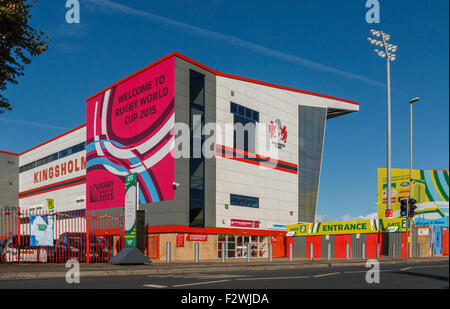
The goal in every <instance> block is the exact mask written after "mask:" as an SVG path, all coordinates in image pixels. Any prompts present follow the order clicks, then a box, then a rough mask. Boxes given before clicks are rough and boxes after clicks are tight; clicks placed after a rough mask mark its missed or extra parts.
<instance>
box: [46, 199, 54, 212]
mask: <svg viewBox="0 0 450 309" xmlns="http://www.w3.org/2000/svg"><path fill="white" fill-rule="evenodd" d="M47 207H48V210H49V211H50V212H52V211H53V210H54V209H55V200H54V199H52V198H48V199H47Z"/></svg>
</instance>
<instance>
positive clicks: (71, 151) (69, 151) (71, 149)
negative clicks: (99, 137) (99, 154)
mask: <svg viewBox="0 0 450 309" xmlns="http://www.w3.org/2000/svg"><path fill="white" fill-rule="evenodd" d="M85 149H86V142H83V143H80V144H78V145H75V146H72V147H69V148H67V149H64V150H61V151H60V152H59V158H60V159H61V158H64V157H67V156H70V155H72V154H74V153H77V152H80V151H83V150H85Z"/></svg>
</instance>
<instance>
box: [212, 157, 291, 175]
mask: <svg viewBox="0 0 450 309" xmlns="http://www.w3.org/2000/svg"><path fill="white" fill-rule="evenodd" d="M216 155H217V156H219V157H223V158H226V159H231V160H236V161H240V162H244V163H249V164H253V165H257V166H264V167H267V168H269V169H273V170H279V171H283V172H287V173H291V174H297V171H292V170H288V169H286V168H283V167H280V166H276V167H275V166H273V165H269V164H264V163H263V162H256V161H252V160H248V159H245V158H239V157H230V156H226V155H225V154H223V153H221V152H216Z"/></svg>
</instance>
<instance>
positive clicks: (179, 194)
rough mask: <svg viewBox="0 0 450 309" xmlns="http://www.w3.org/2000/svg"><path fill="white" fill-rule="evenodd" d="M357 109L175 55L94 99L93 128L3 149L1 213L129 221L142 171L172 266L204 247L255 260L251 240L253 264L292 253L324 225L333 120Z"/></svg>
mask: <svg viewBox="0 0 450 309" xmlns="http://www.w3.org/2000/svg"><path fill="white" fill-rule="evenodd" d="M358 110H359V104H358V103H357V102H353V101H350V100H346V99H340V98H336V97H332V96H328V95H323V94H318V93H313V92H309V91H304V90H299V89H294V88H290V87H284V86H280V85H275V84H270V83H267V82H262V81H257V80H252V79H248V78H244V77H239V76H235V75H230V74H225V73H221V72H218V71H215V70H213V69H211V68H209V67H206V66H205V65H203V64H200V63H198V62H196V61H194V60H192V59H189V58H187V57H186V56H184V55H181V54H179V53H176V52H175V53H172V54H170V55H168V56H166V57H164V58H162V59H160V60H158V61H156V62H155V63H153V64H151V65H149V66H147V67H145V68H143V69H141V70H139V71H138V72H136V73H134V74H132V75H130V76H128V77H126V78H124V79H122V80H120V81H119V82H117V83H115V84H113V85H112V86H110V87H107V88H106V89H104V90H102V91H100V92H99V93H97V94H95V95H93V96H91V97H89V98H88V99H87V107H86V124H83V125H81V126H79V127H77V128H75V129H73V130H71V131H69V132H66V133H64V134H62V135H59V136H57V137H55V138H53V139H51V140H49V141H47V142H44V143H42V144H40V145H37V146H35V147H33V148H31V149H29V150H26V151H24V152H22V153H20V154H12V153H9V152H6V151H3V152H0V165H1V166H2V168H1V169H0V179H1V180H2V183H1V185H0V191H1V195H0V207H12V208H14V207H17V206H19V207H20V208H21V209H45V207H46V199H54V201H55V210H56V211H58V212H65V211H72V210H85V211H87V212H89V213H96V214H103V213H119V212H123V209H124V208H123V206H124V194H125V193H124V176H125V175H128V174H130V173H136V174H137V178H138V183H139V192H138V199H139V202H140V205H139V209H141V210H142V209H143V210H145V226H146V228H147V232H148V233H149V234H150V235H153V236H154V239H156V241H155V243H154V246H156V247H157V248H156V249H155V250H157V252H158V255H161V256H164V254H165V253H164V252H165V246H164V244H165V243H166V242H167V241H171V242H172V244H175V243H176V244H177V246H176V247H175V246H174V247H175V248H174V250H173V254H174V259H190V258H191V257H190V256H191V255H192V254H193V253H187V252H188V251H189V250H190V251H189V252H192V250H191V248H192V244H193V242H194V240H195V241H199V242H200V243H201V247H200V249H201V255H200V258H217V257H220V256H221V254H222V253H221V250H222V248H224V247H226V248H227V256H228V257H230V258H231V257H245V256H246V254H247V252H246V246H247V244H248V243H249V242H250V243H251V245H252V256H255V257H266V256H267V248H268V244H269V242H271V243H272V244H274V256H277V255H284V250H285V244H284V236H285V231H286V225H287V224H297V223H299V222H314V218H315V210H316V204H317V196H318V189H319V178H320V170H321V162H322V150H323V143H324V136H325V127H326V122H327V120H328V119H331V118H334V117H338V116H341V115H344V114H348V113H351V112H356V111H358ZM178 124H184V126H183V125H181V126H179V125H178ZM249 124H250V125H249ZM230 125H231V128H232V129H231V131H230V130H229V128H230ZM240 125H242V127H243V128H244V130H243V131H238V130H233V128H236V127H237V126H240ZM248 125H249V126H248ZM252 125H253V126H252ZM241 132H242V134H241ZM186 134H187V137H188V138H186ZM182 136H184V139H182V138H181V137H182ZM180 140H182V141H183V142H182V143H181V142H180ZM186 141H187V143H186ZM202 150H203V151H202ZM211 153H212V154H213V155H210V154H211ZM180 154H181V155H180ZM3 166H5V167H7V168H3ZM13 171H15V172H13ZM10 183H11V184H10ZM4 192H8V193H7V194H4ZM11 192H13V193H11ZM180 235H182V237H183V241H180V239H181V236H180Z"/></svg>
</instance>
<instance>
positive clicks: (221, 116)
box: [216, 76, 359, 229]
mask: <svg viewBox="0 0 450 309" xmlns="http://www.w3.org/2000/svg"><path fill="white" fill-rule="evenodd" d="M231 91H233V92H234V95H233V96H232V95H231ZM230 101H232V102H234V103H237V104H239V105H243V106H245V107H248V108H250V109H253V110H255V111H258V112H259V122H260V123H261V124H265V125H266V129H265V132H262V131H258V130H257V132H256V134H257V135H258V134H259V135H263V136H268V135H269V128H268V126H269V123H270V121H273V122H275V120H276V119H280V120H281V122H282V125H283V126H286V129H287V132H288V134H287V142H286V144H285V147H284V148H283V149H280V150H278V154H277V155H278V157H277V158H278V160H282V161H286V162H289V163H292V164H296V165H298V105H307V106H317V107H330V108H339V109H345V110H352V111H356V110H358V109H359V107H358V105H354V104H350V103H345V102H341V101H336V100H332V99H328V98H323V97H318V96H313V95H308V94H303V93H297V92H292V91H287V90H283V89H278V88H274V87H269V86H263V85H259V84H255V83H250V82H245V81H240V80H236V79H232V78H226V77H220V76H217V123H218V125H221V126H222V128H223V127H224V124H225V123H231V124H232V123H233V114H232V113H231V112H230ZM228 137H229V138H228V139H226V138H225V134H224V135H223V137H222V139H221V141H220V140H218V144H220V143H222V145H225V146H227V147H230V148H233V136H232V135H231V136H228ZM258 147H259V145H258V139H257V140H256V152H257V154H258V153H259V152H258ZM216 182H217V195H216V196H217V198H216V207H217V208H216V213H217V217H216V224H217V227H230V220H231V219H244V220H257V221H260V228H261V229H270V228H271V227H272V224H273V223H278V224H295V223H297V218H298V175H297V174H292V173H288V172H284V171H280V170H276V169H264V168H262V167H260V166H257V165H253V164H249V163H244V162H239V161H236V160H232V159H227V158H220V157H218V158H217V180H216ZM230 193H233V194H240V195H247V196H254V197H258V198H259V208H249V207H240V206H232V205H229V207H228V209H226V208H225V204H230ZM291 212H292V215H291V214H290V213H291ZM224 222H225V223H224Z"/></svg>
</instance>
